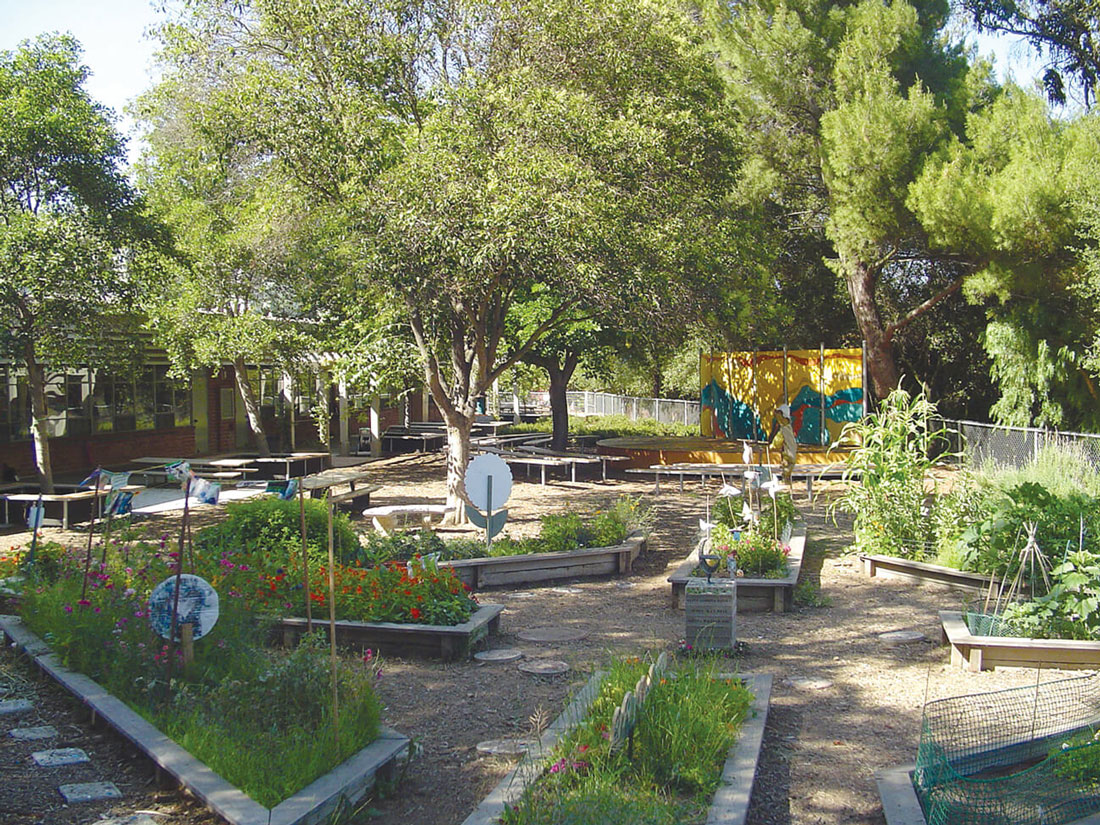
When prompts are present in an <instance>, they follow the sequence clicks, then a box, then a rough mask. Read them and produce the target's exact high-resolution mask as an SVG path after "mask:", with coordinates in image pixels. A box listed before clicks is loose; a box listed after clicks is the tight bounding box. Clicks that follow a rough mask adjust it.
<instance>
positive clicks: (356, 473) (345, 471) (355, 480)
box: [302, 467, 382, 510]
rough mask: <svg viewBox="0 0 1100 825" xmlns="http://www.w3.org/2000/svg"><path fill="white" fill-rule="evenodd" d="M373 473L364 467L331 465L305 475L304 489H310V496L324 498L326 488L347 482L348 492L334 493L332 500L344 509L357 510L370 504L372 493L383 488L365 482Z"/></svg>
mask: <svg viewBox="0 0 1100 825" xmlns="http://www.w3.org/2000/svg"><path fill="white" fill-rule="evenodd" d="M372 474H373V471H371V470H367V469H364V468H362V467H331V468H329V469H327V470H322V471H321V472H319V473H313V474H312V475H308V476H305V477H303V478H302V489H303V490H308V491H309V497H310V498H322V497H324V495H325V491H326V490H328V489H330V488H332V487H338V486H343V485H345V484H346V485H347V486H348V492H346V493H338V494H335V495H333V496H332V497H331V501H332V502H333V503H334V504H335V505H336V506H337V507H338V508H340V509H342V510H355V509H358V508H359V507H365V506H369V505H370V496H371V493H376V492H378V491H379V490H381V489H382V486H381V485H380V484H364V483H363V482H365V481H366V480H367V479H368V478H369V477H370V476H371V475H372Z"/></svg>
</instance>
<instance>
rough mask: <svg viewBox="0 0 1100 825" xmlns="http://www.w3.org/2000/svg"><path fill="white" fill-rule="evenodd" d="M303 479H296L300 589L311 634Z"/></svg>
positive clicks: (311, 619)
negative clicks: (304, 598) (300, 561)
mask: <svg viewBox="0 0 1100 825" xmlns="http://www.w3.org/2000/svg"><path fill="white" fill-rule="evenodd" d="M304 484H305V478H304V477H303V478H299V479H298V516H299V518H300V519H301V522H302V589H303V590H304V591H305V594H306V632H307V633H312V632H313V605H312V604H310V602H311V599H310V598H309V550H308V548H307V547H306V500H305V498H304V496H305V490H304Z"/></svg>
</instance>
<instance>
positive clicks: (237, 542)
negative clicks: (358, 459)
mask: <svg viewBox="0 0 1100 825" xmlns="http://www.w3.org/2000/svg"><path fill="white" fill-rule="evenodd" d="M304 505H305V515H306V547H307V551H308V554H309V557H310V559H311V560H313V561H316V562H320V561H327V560H328V505H327V504H326V503H325V502H324V501H320V500H317V499H306V500H305V501H304ZM332 525H333V547H334V550H335V553H336V558H337V560H339V561H341V562H343V563H345V564H347V563H350V562H353V561H355V560H356V559H357V558H360V556H361V548H360V546H359V537H358V536H357V535H356V533H355V529H354V528H353V527H352V526H351V522H350V521H349V520H348V517H347V516H346V515H344V514H343V513H334V514H333V522H332ZM195 543H196V545H198V546H199V547H200V548H202V551H203V552H204V553H208V554H209V553H212V552H216V551H217V550H231V551H234V552H235V551H239V550H246V551H249V552H253V551H258V552H260V553H262V554H264V555H266V556H267V557H269V558H270V559H271V563H272V564H273V565H275V566H283V565H284V564H285V563H286V560H287V559H290V558H300V557H301V555H302V532H301V515H300V511H299V505H298V502H297V501H283V500H282V499H279V498H276V497H275V496H263V497H261V498H254V499H248V500H246V501H233V502H230V503H229V504H227V505H226V506H225V520H224V521H222V522H221V523H219V524H215V525H213V526H211V527H207V528H205V529H203V530H200V531H199V532H198V533H197V534H196V535H195Z"/></svg>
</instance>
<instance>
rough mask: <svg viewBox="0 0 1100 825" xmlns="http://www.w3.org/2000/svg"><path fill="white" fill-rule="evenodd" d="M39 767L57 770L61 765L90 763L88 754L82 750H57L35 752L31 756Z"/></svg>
mask: <svg viewBox="0 0 1100 825" xmlns="http://www.w3.org/2000/svg"><path fill="white" fill-rule="evenodd" d="M31 759H33V760H34V761H35V762H36V763H37V764H38V765H39V767H43V768H56V767H59V766H61V765H76V764H78V763H80V762H90V761H91V760H90V759H89V758H88V754H86V753H84V751H82V750H81V749H80V748H55V749H54V750H48V751H35V752H34V753H32V754H31Z"/></svg>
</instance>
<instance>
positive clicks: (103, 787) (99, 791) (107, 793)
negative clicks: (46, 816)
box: [58, 782, 122, 805]
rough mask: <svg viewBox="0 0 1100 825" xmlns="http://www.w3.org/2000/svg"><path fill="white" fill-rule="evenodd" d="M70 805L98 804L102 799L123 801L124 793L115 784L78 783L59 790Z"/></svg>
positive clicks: (64, 786)
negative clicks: (80, 803) (79, 803)
mask: <svg viewBox="0 0 1100 825" xmlns="http://www.w3.org/2000/svg"><path fill="white" fill-rule="evenodd" d="M58 790H59V791H61V795H62V796H63V797H65V801H66V802H68V803H69V804H70V805H74V804H76V803H77V802H98V801H99V800H100V799H121V798H122V791H120V790H119V789H118V786H117V785H115V783H114V782H78V783H77V784H75V785H62V786H61V787H60V788H58Z"/></svg>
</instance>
